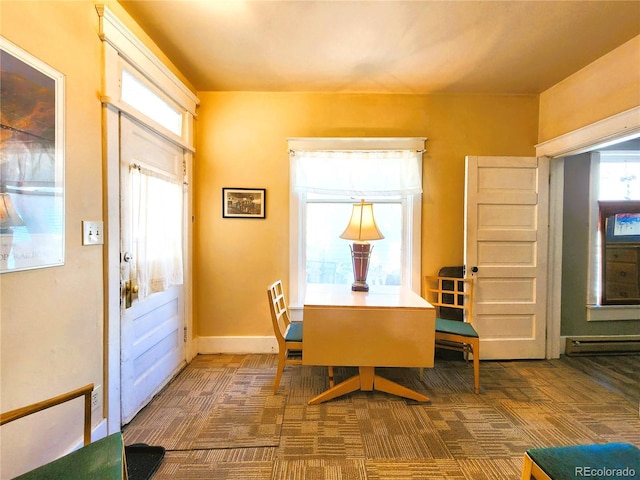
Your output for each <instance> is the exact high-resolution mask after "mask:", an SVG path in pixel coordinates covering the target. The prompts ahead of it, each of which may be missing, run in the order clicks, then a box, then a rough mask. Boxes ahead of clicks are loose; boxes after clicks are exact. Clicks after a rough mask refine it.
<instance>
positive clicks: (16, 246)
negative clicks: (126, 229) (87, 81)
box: [0, 37, 65, 273]
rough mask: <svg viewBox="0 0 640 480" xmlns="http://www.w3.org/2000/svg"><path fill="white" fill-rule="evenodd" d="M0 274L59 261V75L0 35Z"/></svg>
mask: <svg viewBox="0 0 640 480" xmlns="http://www.w3.org/2000/svg"><path fill="white" fill-rule="evenodd" d="M0 98H2V116H1V125H0V126H1V127H2V128H0V150H1V151H2V156H1V157H0V273H7V272H13V271H18V270H29V269H34V268H43V267H52V266H56V265H63V264H64V228H65V216H64V208H65V207H64V75H62V74H61V73H59V72H57V71H56V70H54V69H52V68H51V67H50V66H48V65H47V64H45V63H43V62H42V61H40V60H39V59H37V58H35V57H33V56H32V55H30V54H29V53H27V52H25V51H24V50H22V49H21V48H19V47H17V46H16V45H14V44H12V43H11V42H9V41H7V40H6V39H4V38H2V37H0Z"/></svg>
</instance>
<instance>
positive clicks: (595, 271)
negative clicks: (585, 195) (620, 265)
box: [586, 151, 640, 322]
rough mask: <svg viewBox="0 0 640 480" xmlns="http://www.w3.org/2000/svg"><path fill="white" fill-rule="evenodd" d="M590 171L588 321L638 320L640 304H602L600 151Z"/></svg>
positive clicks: (596, 152)
mask: <svg viewBox="0 0 640 480" xmlns="http://www.w3.org/2000/svg"><path fill="white" fill-rule="evenodd" d="M590 162H591V166H590V173H589V270H588V275H587V281H588V288H587V305H586V308H587V321H588V322H606V321H619V320H638V318H640V305H600V298H599V296H600V295H599V290H598V285H599V283H600V278H601V275H600V271H601V270H600V269H601V268H602V266H601V265H600V260H601V259H600V233H599V232H598V218H599V215H600V211H599V208H600V207H599V204H598V196H599V192H598V185H599V178H600V152H598V151H594V152H592V153H591V158H590Z"/></svg>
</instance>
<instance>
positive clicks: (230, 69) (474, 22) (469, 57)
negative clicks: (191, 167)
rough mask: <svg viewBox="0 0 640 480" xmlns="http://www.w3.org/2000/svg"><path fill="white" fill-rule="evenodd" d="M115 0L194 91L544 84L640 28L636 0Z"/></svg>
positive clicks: (489, 89)
mask: <svg viewBox="0 0 640 480" xmlns="http://www.w3.org/2000/svg"><path fill="white" fill-rule="evenodd" d="M119 3H120V4H121V5H122V6H123V7H124V9H125V10H126V11H127V12H128V13H129V14H130V15H131V16H132V17H133V18H134V19H135V20H136V21H137V22H138V24H139V25H140V26H141V27H142V28H143V29H144V30H145V31H146V32H147V33H148V34H149V36H150V37H151V38H153V39H154V40H155V42H156V44H157V45H158V46H159V47H160V48H161V49H162V51H163V52H164V53H165V54H166V55H167V56H168V57H169V58H170V59H171V60H172V61H173V63H174V64H175V65H176V66H177V67H178V68H179V69H180V71H181V72H182V73H183V74H184V75H185V76H186V77H187V79H189V81H190V82H191V83H192V84H193V86H194V87H195V88H196V89H197V90H198V91H234V90H235V91H273V92H287V91H305V92H377V93H485V94H537V93H541V92H542V91H544V90H546V89H548V88H549V87H551V86H552V85H554V84H556V83H558V82H559V81H561V80H562V79H564V78H566V77H567V76H569V75H571V74H572V73H574V72H576V71H578V70H580V69H581V68H583V67H584V66H586V65H588V64H589V63H591V62H593V61H594V60H595V59H597V58H598V57H601V56H602V55H604V54H605V53H607V52H609V51H611V50H613V49H615V48H616V47H618V46H619V45H621V44H623V43H624V42H626V41H628V40H630V39H631V38H633V37H635V36H636V35H639V34H640V0H636V1H597V0H596V1H587V0H582V1H566V0H563V1H547V0H536V1H515V0H511V1H489V0H483V1H457V0H448V1H431V0H414V1H404V0H387V1H384V0H378V1H368V0H356V1H341V0H324V1H315V0H308V1H307V0H297V1H286V0H278V1H271V0H244V1H243V0H119ZM629 68H640V52H639V54H638V64H636V65H630V67H629Z"/></svg>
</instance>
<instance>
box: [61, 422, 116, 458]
mask: <svg viewBox="0 0 640 480" xmlns="http://www.w3.org/2000/svg"><path fill="white" fill-rule="evenodd" d="M106 436H107V419H106V418H103V419H102V420H101V421H100V423H99V424H98V425H96V426H95V427H92V428H91V441H92V442H95V441H96V440H100V439H102V438H105V437H106ZM83 446H84V439H83V438H81V439H80V440H78V442H77V443H76V444H75V445H74V446H73V447H71V449H70V450H69V451H68V452H67V453H65V455H68V454H70V453H72V452H75V451H76V450H80V449H81V448H82V447H83Z"/></svg>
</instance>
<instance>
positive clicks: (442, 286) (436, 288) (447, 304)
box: [424, 275, 473, 323]
mask: <svg viewBox="0 0 640 480" xmlns="http://www.w3.org/2000/svg"><path fill="white" fill-rule="evenodd" d="M424 289H425V299H426V300H427V302H429V303H430V304H431V305H433V306H434V307H437V308H438V310H439V311H440V310H441V309H442V308H447V309H455V310H458V311H461V312H462V314H463V316H464V320H465V321H466V322H469V323H471V322H472V320H473V279H472V278H457V277H436V276H429V275H427V276H426V277H425V279H424Z"/></svg>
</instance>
